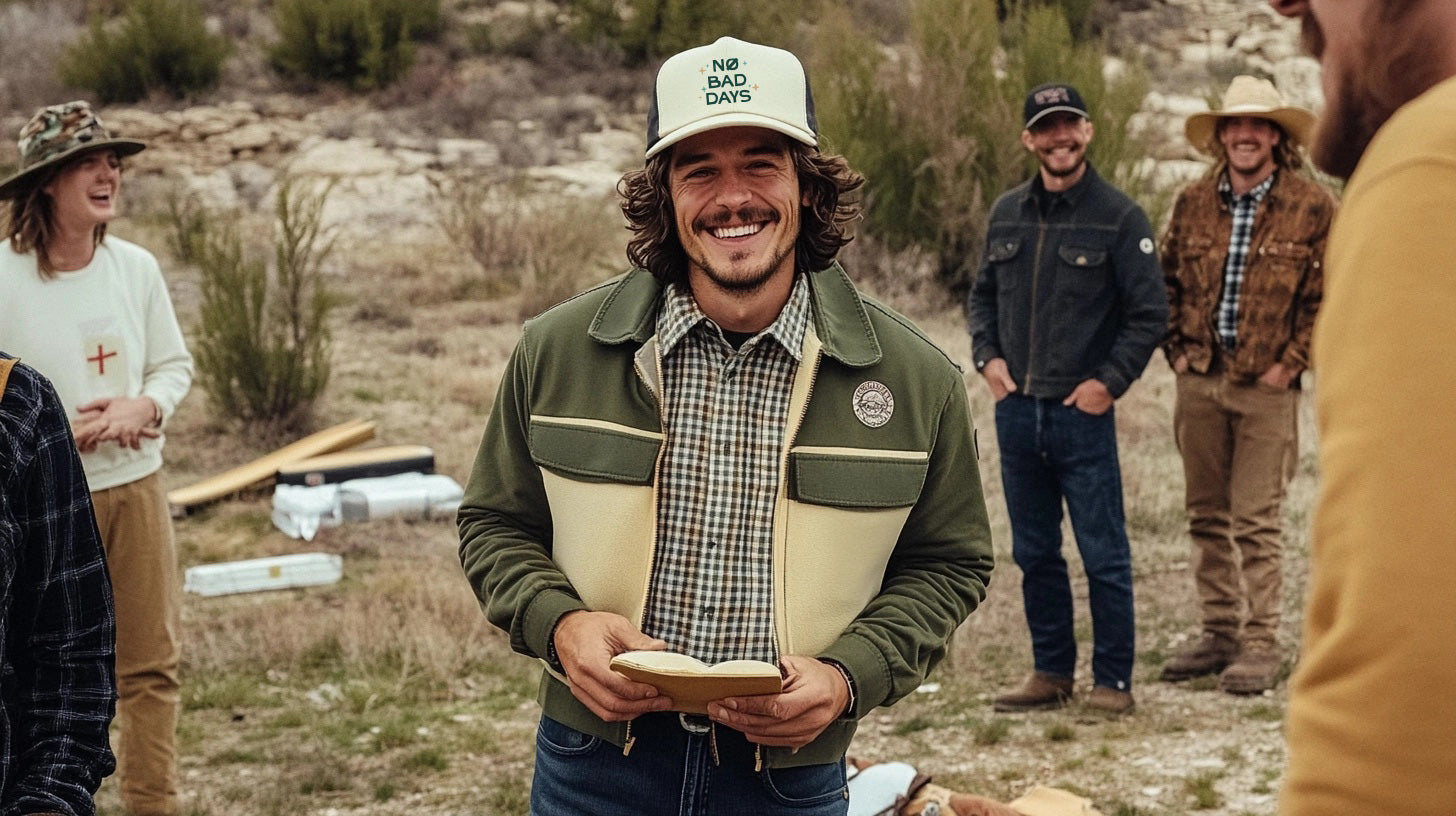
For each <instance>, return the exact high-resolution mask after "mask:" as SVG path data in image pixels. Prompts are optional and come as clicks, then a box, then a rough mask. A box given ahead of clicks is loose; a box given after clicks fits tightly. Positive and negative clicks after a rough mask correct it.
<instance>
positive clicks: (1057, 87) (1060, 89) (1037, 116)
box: [1021, 82, 1092, 130]
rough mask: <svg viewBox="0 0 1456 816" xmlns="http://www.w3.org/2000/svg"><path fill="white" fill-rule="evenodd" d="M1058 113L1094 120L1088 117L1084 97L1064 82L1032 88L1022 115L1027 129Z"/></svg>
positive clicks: (1022, 109) (1049, 83)
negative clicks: (1047, 116)
mask: <svg viewBox="0 0 1456 816" xmlns="http://www.w3.org/2000/svg"><path fill="white" fill-rule="evenodd" d="M1058 111H1062V112H1066V113H1075V114H1077V115H1078V116H1080V117H1082V118H1083V119H1091V118H1092V117H1090V116H1088V115H1087V103H1085V102H1083V101H1082V95H1081V94H1079V93H1077V89H1076V88H1073V87H1072V86H1071V85H1068V84H1066V83H1063V82H1048V83H1047V84H1045V85H1038V86H1036V87H1035V88H1032V89H1031V91H1030V92H1029V93H1028V94H1027V95H1026V104H1025V105H1023V106H1022V108H1021V115H1022V117H1023V118H1024V119H1025V120H1026V125H1025V127H1026V128H1027V129H1028V130H1030V129H1031V126H1032V125H1034V124H1036V123H1037V122H1038V121H1040V120H1041V119H1042V117H1044V116H1046V115H1048V114H1052V113H1057V112H1058Z"/></svg>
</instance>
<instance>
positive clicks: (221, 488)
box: [167, 419, 375, 516]
mask: <svg viewBox="0 0 1456 816" xmlns="http://www.w3.org/2000/svg"><path fill="white" fill-rule="evenodd" d="M374 426H375V423H374V422H372V421H368V420H363V419H351V420H349V421H348V422H343V423H340V424H338V425H335V426H334V427H332V428H326V429H324V430H322V431H319V432H318V433H315V434H310V435H309V436H305V437H304V438H302V439H300V440H298V441H296V442H292V443H289V444H287V445H285V446H283V447H281V448H279V449H278V450H276V451H273V452H272V453H270V454H267V455H266V456H260V457H258V458H257V459H254V460H253V461H251V462H248V463H247V464H244V465H239V466H238V467H235V468H233V469H232V470H228V471H224V472H222V473H219V474H217V475H215V476H209V477H208V478H206V479H203V480H202V481H199V482H194V483H193V484H190V485H187V486H186V487H179V488H177V489H176V490H171V491H168V493H167V504H168V506H169V507H171V510H172V515H173V516H185V515H187V514H188V513H189V512H191V511H192V510H194V509H196V508H197V507H199V506H201V505H204V504H207V503H209V502H214V501H217V500H218V499H221V498H223V497H225V496H229V495H231V494H233V493H237V492H238V491H240V490H246V489H247V488H250V487H253V486H255V485H262V484H265V483H270V482H272V481H273V478H274V477H275V476H276V474H277V473H278V468H279V467H281V466H283V465H286V464H289V463H290V462H297V461H299V460H300V459H307V458H309V457H310V456H318V455H319V454H323V453H332V452H333V451H338V450H343V449H344V448H352V447H353V446H355V445H358V444H360V443H361V442H367V441H368V440H370V439H373V438H374Z"/></svg>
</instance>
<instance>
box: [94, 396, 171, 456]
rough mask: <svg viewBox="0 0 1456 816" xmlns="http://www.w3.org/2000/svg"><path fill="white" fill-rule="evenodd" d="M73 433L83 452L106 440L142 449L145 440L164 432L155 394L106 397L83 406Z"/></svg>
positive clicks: (133, 448) (134, 448)
mask: <svg viewBox="0 0 1456 816" xmlns="http://www.w3.org/2000/svg"><path fill="white" fill-rule="evenodd" d="M76 410H77V411H79V412H80V418H79V419H77V421H76V425H75V427H74V428H73V429H72V432H73V433H74V434H75V436H76V448H77V449H78V450H80V451H81V452H82V453H90V452H92V451H94V450H96V446H97V445H98V444H100V443H102V442H115V443H117V444H118V445H122V446H124V447H128V448H131V449H132V450H138V449H140V448H141V446H142V440H143V439H156V438H157V437H159V436H161V435H162V431H161V430H160V429H159V428H157V427H156V425H155V423H156V419H157V404H156V403H155V402H153V401H152V398H151V397H102V398H101V399H96V400H92V401H90V402H88V403H86V404H85V405H82V406H81V407H80V408H77V409H76Z"/></svg>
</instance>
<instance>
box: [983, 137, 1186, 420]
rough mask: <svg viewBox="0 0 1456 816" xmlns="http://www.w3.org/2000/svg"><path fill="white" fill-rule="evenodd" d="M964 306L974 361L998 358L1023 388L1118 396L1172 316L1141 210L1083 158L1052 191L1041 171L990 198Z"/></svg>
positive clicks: (1048, 393)
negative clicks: (1085, 389) (1063, 185)
mask: <svg viewBox="0 0 1456 816" xmlns="http://www.w3.org/2000/svg"><path fill="white" fill-rule="evenodd" d="M967 313H968V315H969V317H970V323H971V350H972V354H973V357H974V359H975V362H976V368H977V369H978V370H979V369H980V368H981V367H983V366H984V365H985V364H986V362H987V361H988V360H993V359H995V358H997V357H1001V358H1004V359H1005V360H1006V365H1007V367H1008V369H1009V370H1010V372H1011V378H1012V379H1013V380H1015V381H1016V385H1017V388H1018V390H1019V391H1018V392H1019V393H1021V394H1025V395H1028V396H1034V397H1047V398H1060V397H1065V396H1066V395H1067V394H1070V393H1071V392H1072V390H1073V389H1075V388H1076V387H1077V385H1078V384H1080V383H1081V382H1082V381H1084V380H1086V379H1089V378H1095V379H1097V380H1099V381H1101V382H1102V384H1103V385H1105V386H1107V389H1108V391H1110V392H1111V393H1112V396H1113V397H1120V396H1122V394H1123V393H1124V392H1126V391H1127V389H1128V387H1129V386H1130V385H1132V382H1133V380H1135V379H1137V378H1138V376H1139V375H1140V374H1142V371H1143V368H1144V367H1145V366H1146V365H1147V362H1148V358H1149V357H1150V356H1152V353H1153V349H1155V348H1156V347H1157V345H1158V342H1159V341H1160V340H1161V339H1162V338H1163V334H1164V332H1165V331H1166V330H1167V326H1168V297H1167V292H1166V291H1165V289H1164V286H1163V276H1162V272H1161V270H1160V269H1159V267H1158V255H1157V251H1156V247H1155V245H1154V242H1153V230H1152V227H1151V226H1150V225H1149V224H1148V218H1147V215H1145V214H1144V213H1143V211H1142V208H1141V207H1139V206H1138V205H1137V203H1136V202H1134V201H1133V200H1132V199H1130V198H1128V197H1127V196H1126V195H1124V194H1123V193H1122V192H1121V191H1119V190H1118V189H1117V188H1115V187H1113V186H1112V185H1110V184H1108V183H1107V182H1106V181H1104V180H1103V179H1102V177H1101V176H1100V175H1098V174H1097V171H1096V170H1094V169H1093V168H1092V166H1091V165H1090V164H1089V165H1088V166H1087V172H1086V173H1085V174H1084V175H1083V177H1082V179H1081V180H1080V181H1078V182H1077V183H1076V184H1075V185H1073V186H1072V187H1071V188H1070V189H1068V190H1066V191H1065V192H1063V193H1061V194H1059V195H1058V194H1053V193H1048V192H1047V190H1046V188H1045V187H1044V186H1043V185H1042V182H1041V175H1040V173H1038V174H1037V175H1035V176H1033V177H1032V179H1031V180H1030V181H1027V182H1026V183H1024V184H1022V185H1020V186H1018V187H1016V188H1014V189H1012V190H1010V191H1009V192H1007V193H1005V194H1003V195H1002V196H1001V197H1000V198H999V199H997V200H996V204H995V206H994V207H993V208H992V210H991V221H990V225H989V226H988V228H987V232H986V249H985V255H984V257H983V258H982V260H981V266H980V269H979V270H978V271H977V273H976V280H975V282H974V283H973V284H972V285H971V292H970V296H969V298H968V304H967Z"/></svg>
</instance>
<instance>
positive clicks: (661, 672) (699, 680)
mask: <svg viewBox="0 0 1456 816" xmlns="http://www.w3.org/2000/svg"><path fill="white" fill-rule="evenodd" d="M612 668H613V669H614V670H616V671H618V672H620V673H622V674H624V675H626V676H627V677H630V678H632V679H633V680H636V681H638V682H639V683H647V684H649V685H651V686H655V687H656V688H657V690H658V691H659V692H661V693H662V694H664V695H666V696H668V697H671V698H672V702H673V710H674V711H685V712H687V713H689V714H706V713H707V711H708V703H709V702H710V701H712V700H721V699H723V698H724V697H746V696H750V695H754V694H778V693H779V692H781V691H783V690H784V685H783V678H782V677H781V676H780V675H779V667H778V666H775V665H774V664H772V663H767V662H764V661H762V660H725V661H723V662H722V663H715V664H713V665H711V666H710V665H708V664H707V663H704V662H703V661H701V660H698V659H697V658H695V657H689V656H688V655H685V654H682V653H680V652H623V653H621V654H619V655H617V656H616V657H614V658H612Z"/></svg>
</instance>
